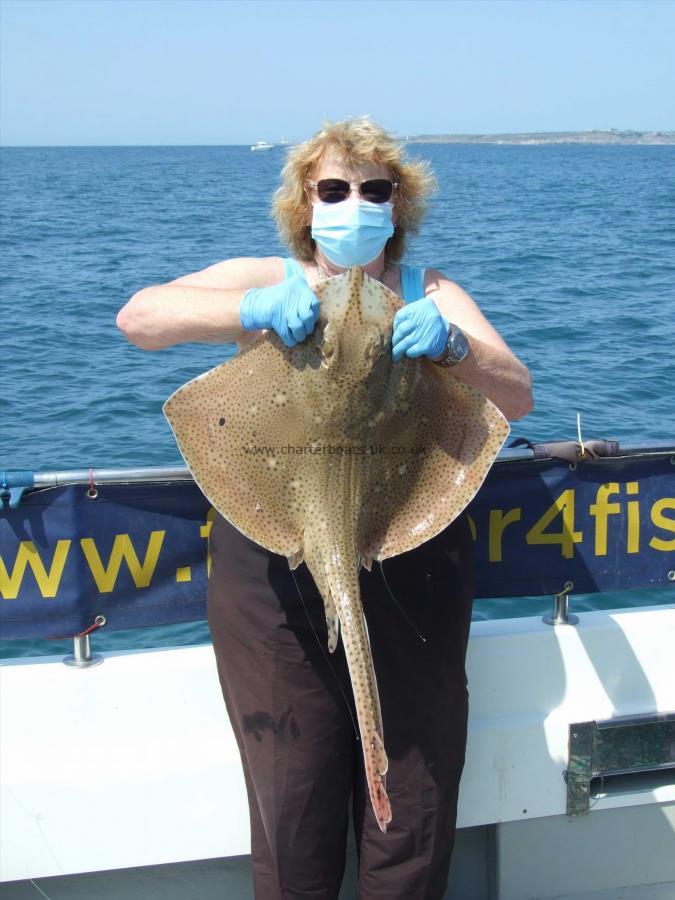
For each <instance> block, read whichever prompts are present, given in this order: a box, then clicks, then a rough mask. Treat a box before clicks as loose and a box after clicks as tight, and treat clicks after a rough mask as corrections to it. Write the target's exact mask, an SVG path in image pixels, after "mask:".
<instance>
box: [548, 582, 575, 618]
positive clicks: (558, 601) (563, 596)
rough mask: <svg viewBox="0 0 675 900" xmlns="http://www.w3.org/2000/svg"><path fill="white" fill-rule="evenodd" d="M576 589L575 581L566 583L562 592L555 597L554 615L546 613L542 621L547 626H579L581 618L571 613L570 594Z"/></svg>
mask: <svg viewBox="0 0 675 900" xmlns="http://www.w3.org/2000/svg"><path fill="white" fill-rule="evenodd" d="M573 588H574V582H573V581H566V582H565V584H564V585H563V589H562V591H560V593H559V594H556V595H555V596H554V597H553V613H546V615H545V616H542V621H543V622H546V624H547V625H577V624H578V622H579V617H578V616H575V615H573V614H572V613H570V612H569V599H568V596H569V592H570V591H571V590H572V589H573Z"/></svg>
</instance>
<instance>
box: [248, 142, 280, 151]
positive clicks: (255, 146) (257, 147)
mask: <svg viewBox="0 0 675 900" xmlns="http://www.w3.org/2000/svg"><path fill="white" fill-rule="evenodd" d="M273 147H274V144H268V143H267V141H256V142H255V144H251V150H271V149H272V148H273Z"/></svg>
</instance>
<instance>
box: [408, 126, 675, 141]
mask: <svg viewBox="0 0 675 900" xmlns="http://www.w3.org/2000/svg"><path fill="white" fill-rule="evenodd" d="M405 141H406V143H408V144H675V131H620V130H619V129H618V128H612V129H610V130H609V131H535V132H531V133H528V132H513V133H507V134H414V135H406V137H405Z"/></svg>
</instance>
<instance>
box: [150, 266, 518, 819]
mask: <svg viewBox="0 0 675 900" xmlns="http://www.w3.org/2000/svg"><path fill="white" fill-rule="evenodd" d="M315 291H316V294H317V295H318V297H319V298H320V301H321V311H320V317H319V321H318V323H317V326H316V328H315V330H314V332H313V333H312V334H311V335H310V336H309V337H308V338H307V339H306V340H305V341H303V342H302V343H300V344H297V345H296V346H295V347H292V348H288V347H286V346H285V345H284V343H283V342H282V341H281V339H280V338H279V337H278V336H277V335H276V334H275V333H274V332H271V331H270V332H267V333H265V334H264V335H262V336H261V337H260V338H258V339H257V340H256V341H254V342H253V343H252V344H251V345H250V346H248V347H247V348H246V349H245V350H243V351H242V352H241V353H240V355H239V356H237V357H236V358H235V359H233V360H230V361H228V362H226V363H223V364H222V365H220V366H217V367H216V368H215V369H212V370H211V371H210V372H206V373H205V374H204V375H201V376H199V377H198V378H195V379H194V380H193V381H190V382H188V384H186V385H184V386H183V387H182V388H180V389H179V390H178V391H176V393H175V394H173V395H172V396H171V397H170V398H169V400H167V402H166V404H165V405H164V412H165V414H166V416H167V418H168V420H169V423H170V424H171V427H172V429H173V431H174V434H175V436H176V440H177V441H178V445H179V447H180V450H181V452H182V454H183V457H184V458H185V461H186V463H187V465H188V466H189V468H190V470H191V472H192V474H193V476H194V479H195V481H196V482H197V484H198V485H199V487H200V488H201V490H202V491H203V493H204V494H205V495H206V497H207V498H208V500H209V501H210V502H211V503H212V504H213V506H214V507H215V508H216V509H217V510H218V511H219V512H220V513H221V514H222V515H223V516H224V517H225V518H226V519H227V520H228V521H229V522H231V523H232V524H233V525H234V526H235V527H236V528H238V529H239V530H240V531H241V532H242V533H243V534H245V535H246V536H247V537H249V538H251V539H252V540H254V541H256V542H257V543H258V544H261V545H262V546H263V547H265V548H266V549H268V550H270V551H272V552H274V553H279V554H283V555H284V556H286V557H288V560H289V564H290V565H291V567H292V568H294V567H296V566H297V565H299V564H300V563H301V562H302V561H303V560H304V562H305V563H306V564H307V566H308V568H309V570H310V572H311V573H312V576H313V578H314V580H315V582H316V585H317V587H318V589H319V591H320V593H321V596H322V597H323V601H324V605H325V610H326V622H327V628H328V642H329V647H330V649H331V651H333V650H334V649H335V647H336V644H337V640H338V629H340V630H341V633H342V641H343V645H344V650H345V654H346V657H347V663H348V666H349V673H350V678H351V683H352V688H353V691H354V699H355V704H356V710H357V716H358V723H359V730H360V733H361V742H362V748H363V756H364V762H365V769H366V776H367V782H368V788H369V792H370V798H371V802H372V806H373V810H374V812H375V816H376V818H377V822H378V824H379V826H380V828H381V829H382V831H386V827H387V824H388V822H390V821H391V808H390V804H389V799H388V797H387V792H386V786H385V774H386V771H387V755H386V752H385V747H384V732H383V727H382V716H381V713H380V702H379V696H378V690H377V681H376V678H375V672H374V670H373V661H372V656H371V651H370V641H369V639H368V631H367V627H366V622H365V617H364V614H363V608H362V605H361V597H360V593H359V578H358V573H359V568H360V567H361V565H364V566H366V567H367V568H370V566H371V565H372V561H373V560H384V559H387V558H388V557H391V556H396V555H397V554H399V553H404V552H405V551H407V550H412V549H413V548H415V547H417V546H419V545H420V544H422V543H424V542H425V541H427V540H429V539H430V538H432V537H434V536H435V535H436V534H438V533H439V532H440V531H442V530H443V529H444V528H445V527H446V526H447V525H449V524H450V523H451V522H452V521H453V520H454V519H455V518H456V517H457V516H458V515H459V514H460V513H461V512H462V510H463V509H464V508H465V507H466V506H467V504H468V503H469V502H470V501H471V499H472V498H473V496H474V495H475V493H476V491H477V490H478V488H479V487H480V485H481V484H482V482H483V480H484V478H485V476H486V474H487V472H488V470H489V469H490V466H491V465H492V463H493V462H494V459H495V457H496V455H497V453H498V452H499V449H500V448H501V446H502V444H503V442H504V440H505V439H506V436H507V434H508V430H509V429H508V425H507V423H506V420H505V419H504V417H503V416H502V415H501V413H500V412H499V411H498V410H497V408H496V407H495V406H493V404H492V403H490V401H488V400H486V399H485V398H484V397H482V396H481V395H480V394H479V393H477V392H476V391H475V390H473V389H472V388H470V387H467V386H466V385H464V384H463V383H462V382H460V381H458V380H457V379H456V378H455V377H454V376H453V375H452V374H451V372H450V371H449V370H447V369H445V368H443V367H440V366H437V365H435V364H434V363H433V362H431V361H430V360H428V359H424V358H422V359H408V358H404V359H403V360H401V361H400V362H397V363H394V362H392V358H391V333H392V322H393V318H394V315H395V313H396V310H397V309H399V308H400V307H401V306H402V305H403V304H402V301H401V300H400V299H399V298H398V297H397V296H396V295H395V294H394V293H393V292H391V291H390V290H388V289H387V288H386V287H384V286H383V285H382V284H380V282H378V281H375V280H374V279H372V278H370V277H369V276H367V275H366V274H365V273H364V272H363V270H362V269H360V268H354V269H351V270H350V271H349V272H346V273H344V274H343V275H338V276H336V277H334V278H330V279H328V280H327V281H324V282H322V283H321V284H319V285H318V286H317V287H316V288H315Z"/></svg>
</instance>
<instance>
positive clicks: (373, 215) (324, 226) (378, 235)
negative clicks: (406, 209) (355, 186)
mask: <svg viewBox="0 0 675 900" xmlns="http://www.w3.org/2000/svg"><path fill="white" fill-rule="evenodd" d="M393 208H394V207H393V204H391V203H368V201H367V200H343V201H342V202H341V203H314V204H313V209H314V213H313V216H312V237H313V238H314V240H315V241H316V243H317V244H318V246H319V249H320V250H321V252H322V253H323V255H324V256H325V257H326V259H327V260H329V261H330V262H332V263H333V265H334V266H338V267H339V268H341V269H350V268H351V267H352V266H367V265H368V263H370V262H372V261H373V260H374V259H377V257H378V256H379V255H380V253H381V252H382V251H383V250H384V245H385V244H386V243H387V241H388V240H389V238H390V237H391V236H392V234H393V233H394V226H393V224H392V221H391V214H392V210H393Z"/></svg>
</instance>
